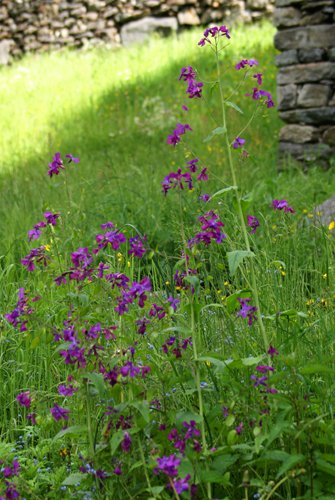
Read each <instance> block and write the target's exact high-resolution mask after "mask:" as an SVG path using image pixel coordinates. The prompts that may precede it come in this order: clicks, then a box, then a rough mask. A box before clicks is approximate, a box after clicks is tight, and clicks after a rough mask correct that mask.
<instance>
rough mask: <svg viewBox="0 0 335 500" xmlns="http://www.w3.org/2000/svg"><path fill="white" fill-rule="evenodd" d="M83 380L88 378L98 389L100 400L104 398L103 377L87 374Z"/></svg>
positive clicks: (91, 373)
mask: <svg viewBox="0 0 335 500" xmlns="http://www.w3.org/2000/svg"><path fill="white" fill-rule="evenodd" d="M82 376H83V378H88V380H90V381H91V382H92V384H93V385H94V387H95V388H96V390H97V391H98V393H99V396H100V398H103V397H104V395H105V390H106V389H105V383H104V379H103V376H102V375H101V374H100V373H94V372H85V373H83V375H82Z"/></svg>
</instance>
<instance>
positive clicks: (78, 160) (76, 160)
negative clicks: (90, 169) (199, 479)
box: [65, 155, 80, 163]
mask: <svg viewBox="0 0 335 500" xmlns="http://www.w3.org/2000/svg"><path fill="white" fill-rule="evenodd" d="M65 158H70V159H69V161H68V163H71V161H73V162H74V163H79V162H80V159H79V158H73V156H72V155H65Z"/></svg>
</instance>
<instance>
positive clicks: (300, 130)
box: [279, 125, 320, 144]
mask: <svg viewBox="0 0 335 500" xmlns="http://www.w3.org/2000/svg"><path fill="white" fill-rule="evenodd" d="M319 138H320V132H319V131H318V129H317V128H316V127H311V126H310V125H305V126H304V125H285V127H283V128H282V129H281V130H280V132H279V141H280V142H293V143H294V144H305V143H306V142H317V141H318V140H319Z"/></svg>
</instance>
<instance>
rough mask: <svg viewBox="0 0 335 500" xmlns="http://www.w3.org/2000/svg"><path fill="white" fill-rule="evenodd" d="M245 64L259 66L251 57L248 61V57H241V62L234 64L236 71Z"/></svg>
mask: <svg viewBox="0 0 335 500" xmlns="http://www.w3.org/2000/svg"><path fill="white" fill-rule="evenodd" d="M246 66H249V67H250V68H252V67H253V66H259V64H258V62H257V61H254V60H253V59H250V61H248V59H242V61H241V62H239V63H237V64H236V65H235V69H236V70H237V71H240V69H241V68H242V69H244V68H245V67H246Z"/></svg>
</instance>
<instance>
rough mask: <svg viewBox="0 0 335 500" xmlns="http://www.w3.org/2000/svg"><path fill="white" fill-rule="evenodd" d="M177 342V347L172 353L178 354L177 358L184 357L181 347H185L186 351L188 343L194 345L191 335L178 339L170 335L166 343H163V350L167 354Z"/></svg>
mask: <svg viewBox="0 0 335 500" xmlns="http://www.w3.org/2000/svg"><path fill="white" fill-rule="evenodd" d="M174 344H176V347H175V348H174V349H173V351H172V354H174V355H175V356H176V359H178V358H181V357H182V353H181V350H180V349H184V351H185V350H186V349H187V346H188V345H193V343H192V337H189V338H187V339H182V338H180V339H177V337H170V338H169V339H168V340H167V341H166V342H165V344H163V345H162V349H163V352H164V353H165V354H168V352H169V347H170V346H172V345H174Z"/></svg>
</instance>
